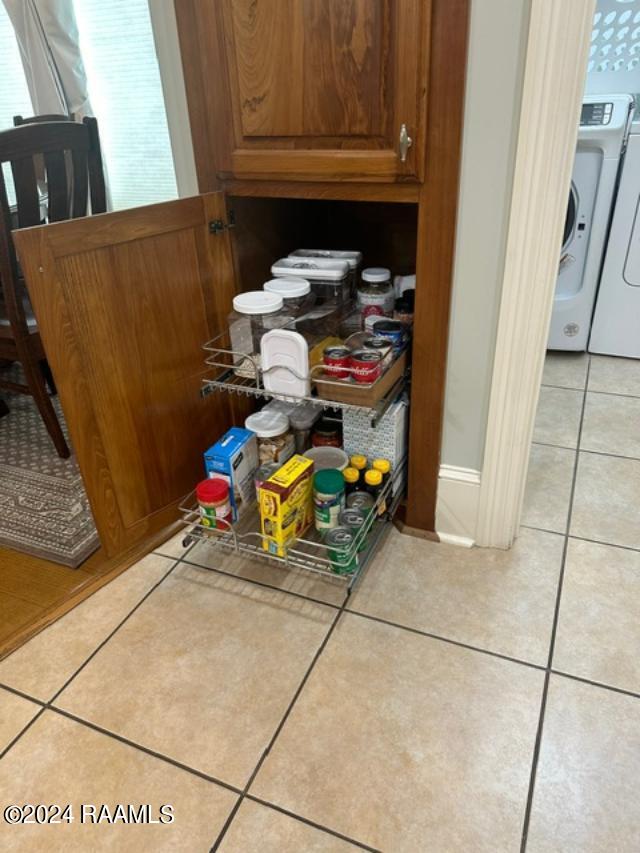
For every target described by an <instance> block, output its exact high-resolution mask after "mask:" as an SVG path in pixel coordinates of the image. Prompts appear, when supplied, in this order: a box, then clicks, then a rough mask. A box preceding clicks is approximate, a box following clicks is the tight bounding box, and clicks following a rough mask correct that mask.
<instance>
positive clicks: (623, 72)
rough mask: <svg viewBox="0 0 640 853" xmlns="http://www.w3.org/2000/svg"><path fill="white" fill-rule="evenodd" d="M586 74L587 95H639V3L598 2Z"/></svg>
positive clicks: (627, 0)
mask: <svg viewBox="0 0 640 853" xmlns="http://www.w3.org/2000/svg"><path fill="white" fill-rule="evenodd" d="M587 71H588V75H587V86H586V91H587V93H589V94H604V93H619V92H620V93H625V92H627V93H629V94H636V93H638V92H640V0H598V5H597V9H596V13H595V16H594V19H593V32H592V34H591V47H590V50H589V64H588V67H587Z"/></svg>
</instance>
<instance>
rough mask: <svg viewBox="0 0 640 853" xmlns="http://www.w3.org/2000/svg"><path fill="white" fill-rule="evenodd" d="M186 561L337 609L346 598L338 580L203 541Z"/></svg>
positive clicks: (344, 589) (342, 586) (344, 587)
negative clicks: (232, 551) (234, 551)
mask: <svg viewBox="0 0 640 853" xmlns="http://www.w3.org/2000/svg"><path fill="white" fill-rule="evenodd" d="M186 559H187V561H188V562H189V563H194V564H196V565H199V566H207V567H209V568H214V569H218V571H221V572H226V573H227V574H230V575H233V576H235V577H238V578H244V580H251V581H257V582H258V583H264V584H268V585H269V586H274V587H276V588H277V589H282V590H286V591H287V592H296V593H298V594H299V595H306V596H308V597H309V598H315V599H316V600H317V601H323V602H325V603H326V604H333V605H337V606H338V607H339V606H340V605H342V602H343V601H344V600H345V598H346V595H347V592H346V586H345V584H344V582H341V581H340V580H338V579H337V578H336V579H335V580H334V579H333V578H329V577H327V578H325V577H322V575H318V574H315V573H313V572H305V571H303V570H298V569H295V568H294V567H289V568H286V567H284V566H280V565H278V564H277V563H271V562H266V561H264V560H250V559H249V558H248V557H246V556H245V555H240V554H233V553H229V552H225V551H222V550H220V549H219V548H212V547H211V546H210V545H207V544H206V543H202V542H200V543H198V544H196V545H195V546H194V548H193V550H192V551H190V552H189V554H188V555H187V557H186Z"/></svg>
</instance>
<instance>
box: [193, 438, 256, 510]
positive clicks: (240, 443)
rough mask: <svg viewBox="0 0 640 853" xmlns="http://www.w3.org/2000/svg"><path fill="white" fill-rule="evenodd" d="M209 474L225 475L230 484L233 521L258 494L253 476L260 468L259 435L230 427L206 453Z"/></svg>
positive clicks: (206, 465) (205, 458)
mask: <svg viewBox="0 0 640 853" xmlns="http://www.w3.org/2000/svg"><path fill="white" fill-rule="evenodd" d="M204 467H205V471H206V473H207V477H223V478H224V479H225V480H226V481H227V482H228V483H229V496H230V499H231V511H232V515H233V520H234V521H237V520H238V519H239V518H240V516H241V515H242V513H243V512H244V510H245V509H246V508H247V507H248V506H250V505H251V504H252V503H253V502H254V500H255V497H256V489H255V484H254V477H255V473H256V470H257V468H258V440H257V438H256V434H255V433H254V432H251V431H250V430H248V429H242V428H241V427H231V429H230V430H229V431H228V432H226V433H225V434H224V435H223V436H222V438H221V439H219V440H218V441H216V443H215V444H214V445H213V447H210V448H209V450H207V451H206V453H205V454H204Z"/></svg>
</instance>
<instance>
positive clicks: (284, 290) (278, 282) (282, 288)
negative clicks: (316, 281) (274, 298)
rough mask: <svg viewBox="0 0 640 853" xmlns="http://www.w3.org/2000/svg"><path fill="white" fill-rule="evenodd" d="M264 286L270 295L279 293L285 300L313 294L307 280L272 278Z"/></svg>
mask: <svg viewBox="0 0 640 853" xmlns="http://www.w3.org/2000/svg"><path fill="white" fill-rule="evenodd" d="M262 286H263V288H264V289H265V290H266V291H268V292H269V293H277V294H278V295H279V296H282V298H283V299H294V298H295V297H296V296H306V295H307V293H310V292H311V285H310V284H309V282H308V281H307V279H306V278H272V279H271V280H270V281H265V283H264V284H263V285H262Z"/></svg>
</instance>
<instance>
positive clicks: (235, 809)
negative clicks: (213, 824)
mask: <svg viewBox="0 0 640 853" xmlns="http://www.w3.org/2000/svg"><path fill="white" fill-rule="evenodd" d="M345 603H346V602H345ZM343 612H344V604H343V605H342V607H341V608H340V610H338V612H337V613H336V615H335V617H334V620H333V622H332V623H331V625H330V626H329V630H328V631H327V633H326V635H325V637H324V639H323V641H322V642H321V643H320V646H319V647H318V649H317V651H316V653H315V655H314V656H313V659H312V661H311V663H310V664H309V666H308V667H307V671H306V672H305V674H304V675H303V677H302V681H301V682H300V684H299V685H298V687H297V689H296V691H295V693H294V694H293V698H292V699H291V701H290V702H289V705H288V706H287V708H286V710H285V712H284V714H283V716H282V718H281V719H280V722H279V723H278V725H277V726H276V730H275V732H274V734H273V735H272V737H271V739H270V741H269V743H268V744H267V746H266V747H265V749H264V750H263V752H262V755H261V756H260V758H259V759H258V762H257V764H256V766H255V767H254V769H253V771H252V773H251V775H250V776H249V779H248V780H247V783H246V785H245V786H244V789H243V791H242V793H241V795H240V797H239V798H238V801H237V803H236V804H235V806H234V807H233V809H232V810H231V813H230V814H229V816H228V818H227V820H226V821H225V823H224V826H223V827H222V829H221V830H220V833H219V834H218V837H217V838H216V840H215V841H214V843H213V845H212V846H211V850H210V853H215V851H216V850H218V848H219V847H220V844H221V843H222V840H223V838H224V836H225V834H226V833H227V830H228V829H229V827H230V826H231V824H232V822H233V819H234V818H235V816H236V814H237V812H238V809H239V808H240V806H241V805H242V801H243V800H244V798H245V796H246V795H247V793H248V791H249V788H250V787H251V785H252V783H253V781H254V779H255V777H256V776H257V774H258V771H259V770H260V768H261V767H262V764H263V763H264V760H265V758H266V757H267V755H268V754H269V752H270V751H271V749H272V748H273V745H274V744H275V742H276V739H277V737H278V735H279V734H280V732H281V731H282V728H283V726H284V724H285V722H286V721H287V719H288V718H289V715H290V713H291V711H292V709H293V706H294V705H295V703H296V701H297V699H298V697H299V696H300V694H301V692H302V689H303V688H304V685H305V684H306V683H307V680H308V679H309V676H310V675H311V672H312V670H313V668H314V667H315V665H316V663H317V661H318V659H319V657H320V655H321V654H322V652H323V651H324V649H325V647H326V645H327V643H328V642H329V638H330V637H331V635H332V634H333V632H334V630H335V627H336V625H337V624H338V620H339V619H340V617H341V616H342V614H343Z"/></svg>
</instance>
